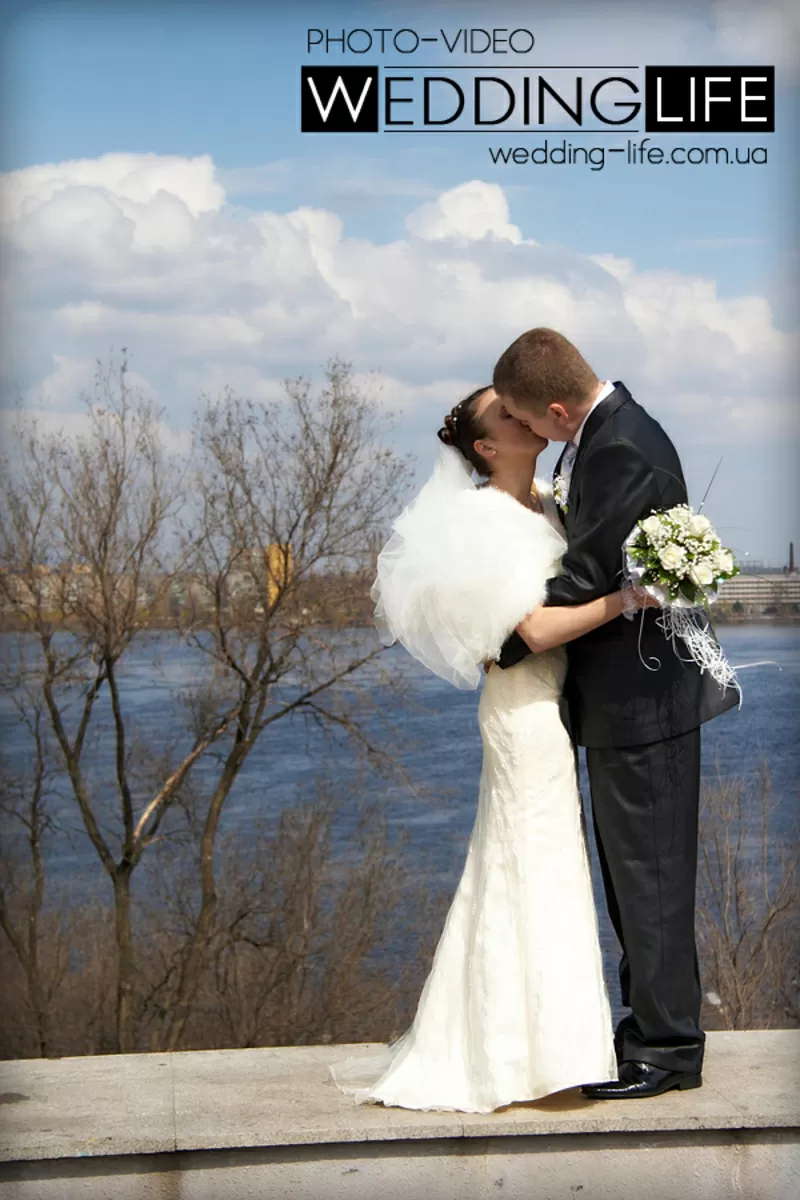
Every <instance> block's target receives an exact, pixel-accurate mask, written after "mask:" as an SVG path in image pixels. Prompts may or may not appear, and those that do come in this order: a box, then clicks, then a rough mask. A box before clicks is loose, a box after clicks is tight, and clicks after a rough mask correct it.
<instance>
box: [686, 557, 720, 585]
mask: <svg viewBox="0 0 800 1200" xmlns="http://www.w3.org/2000/svg"><path fill="white" fill-rule="evenodd" d="M689 578H690V579H691V581H692V583H695V584H697V586H698V587H708V585H709V584H710V583H713V582H714V572H713V571H712V570H711V567H710V566H709V565H708V563H698V564H697V565H696V566H694V567H691V568H690V570H689Z"/></svg>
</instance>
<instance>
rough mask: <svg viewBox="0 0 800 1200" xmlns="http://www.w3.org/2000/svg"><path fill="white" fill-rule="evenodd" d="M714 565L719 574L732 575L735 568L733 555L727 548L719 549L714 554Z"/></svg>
mask: <svg viewBox="0 0 800 1200" xmlns="http://www.w3.org/2000/svg"><path fill="white" fill-rule="evenodd" d="M714 567H715V569H716V571H717V572H718V573H719V574H724V575H730V573H731V571H732V570H733V555H732V554H729V553H728V551H727V550H718V551H717V552H716V554H715V555H714Z"/></svg>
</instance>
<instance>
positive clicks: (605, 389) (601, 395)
mask: <svg viewBox="0 0 800 1200" xmlns="http://www.w3.org/2000/svg"><path fill="white" fill-rule="evenodd" d="M613 391H614V384H613V383H612V382H611V380H610V379H607V380H606V381H605V383H604V384H603V386H602V387H601V389H600V391H599V392H598V393H597V395H596V396H595V398H594V400H593V401H592V407H591V408H590V409H589V411H588V412H587V414H586V416H585V417H584V418H583V420H582V421H581V423H580V425H579V426H578V428H577V431H576V432H575V435H574V436H573V438H572V443H573V445H574V446H579V445H580V443H581V434H582V433H583V427H584V425H585V424H586V422H587V421H588V420H589V417H590V416H591V415H592V413H593V412H594V410H595V409H596V408H597V406H598V404H602V402H603V401H604V400H605V398H606V396H610V395H611V393H612V392H613Z"/></svg>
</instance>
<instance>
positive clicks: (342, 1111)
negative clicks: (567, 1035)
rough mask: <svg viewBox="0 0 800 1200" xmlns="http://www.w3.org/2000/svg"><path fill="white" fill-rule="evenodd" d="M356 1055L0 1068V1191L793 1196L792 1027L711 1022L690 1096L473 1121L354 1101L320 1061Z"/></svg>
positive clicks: (563, 1105)
mask: <svg viewBox="0 0 800 1200" xmlns="http://www.w3.org/2000/svg"><path fill="white" fill-rule="evenodd" d="M368 1049H369V1048H368V1047H364V1046H358V1047H353V1046H309V1047H286V1048H277V1049H258V1050H225V1051H219V1050H217V1051H198V1052H188V1053H181V1054H169V1055H159V1054H142V1055H116V1056H108V1057H95V1058H65V1059H55V1060H53V1059H51V1060H44V1061H43V1060H23V1061H14V1062H5V1063H0V1127H1V1132H0V1159H2V1162H3V1164H4V1165H2V1166H0V1196H2V1197H4V1198H5V1197H8V1198H9V1200H10V1198H12V1197H13V1198H14V1200H17V1198H18V1197H19V1198H23V1197H25V1198H27V1197H31V1198H33V1197H42V1198H43V1200H44V1198H50V1197H53V1198H54V1197H56V1196H66V1197H68V1198H70V1200H71V1197H72V1196H73V1195H75V1196H78V1195H80V1196H84V1195H85V1196H87V1197H89V1196H91V1197H94V1196H98V1197H99V1196H110V1195H112V1194H113V1196H114V1197H115V1200H116V1197H120V1200H123V1198H124V1197H126V1196H128V1195H130V1196H131V1197H133V1196H137V1197H138V1196H151V1195H152V1196H154V1197H156V1196H162V1195H163V1196H166V1195H170V1196H175V1195H180V1196H181V1197H194V1196H197V1197H198V1198H199V1197H204V1198H205V1197H211V1196H214V1197H216V1196H220V1197H222V1196H228V1195H230V1196H237V1195H247V1194H252V1195H257V1194H258V1195H265V1194H268V1195H271V1196H273V1195H274V1196H292V1197H294V1196H298V1197H299V1196H308V1197H309V1198H311V1197H316V1196H320V1197H321V1196H325V1197H334V1196H342V1197H345V1196H346V1197H350V1196H352V1197H361V1196H364V1197H367V1196H369V1197H372V1196H375V1195H378V1194H381V1195H382V1196H383V1198H384V1200H390V1198H391V1197H392V1196H394V1195H395V1194H396V1195H398V1196H403V1197H413V1196H414V1195H416V1194H419V1195H420V1196H424V1197H425V1198H426V1200H433V1198H434V1197H437V1198H438V1197H440V1196H442V1197H444V1196H450V1195H451V1194H452V1195H453V1196H454V1197H458V1200H468V1198H469V1197H472V1196H473V1195H474V1196H476V1197H477V1196H482V1195H486V1194H490V1193H489V1189H491V1192H492V1193H493V1192H494V1190H495V1188H498V1189H499V1188H505V1191H504V1193H503V1194H504V1195H506V1196H511V1195H513V1196H534V1195H536V1196H538V1195H540V1194H541V1195H542V1196H545V1195H546V1196H548V1197H552V1198H553V1200H555V1198H556V1197H560V1196H562V1195H563V1196H565V1197H567V1196H568V1197H570V1200H572V1198H573V1197H574V1196H575V1195H576V1191H577V1192H578V1193H580V1192H583V1195H582V1196H581V1198H580V1200H589V1197H591V1198H592V1200H594V1197H595V1196H597V1197H605V1196H606V1195H607V1196H608V1197H609V1198H611V1197H613V1198H614V1200H622V1198H623V1197H627V1196H628V1195H630V1196H631V1197H632V1198H633V1197H635V1198H636V1200H641V1198H642V1197H643V1196H647V1197H648V1200H662V1196H663V1197H667V1196H669V1197H670V1198H671V1197H672V1196H675V1197H676V1198H678V1197H680V1200H688V1198H689V1197H691V1196H694V1195H697V1196H702V1197H703V1198H704V1200H705V1198H706V1197H709V1196H716V1195H717V1194H718V1195H719V1196H720V1197H722V1196H725V1197H726V1198H727V1197H728V1196H736V1195H741V1196H743V1197H747V1200H752V1198H754V1197H758V1198H761V1197H769V1198H772V1197H774V1198H775V1200H783V1198H784V1197H786V1196H788V1195H790V1194H800V1162H798V1153H797V1143H798V1136H797V1130H798V1125H800V1121H798V1116H800V1103H799V1102H798V1081H800V1069H799V1068H800V1032H798V1031H793V1030H777V1031H763V1032H752V1033H750V1032H748V1033H712V1034H709V1038H708V1048H707V1055H706V1066H705V1072H704V1085H703V1087H702V1088H701V1089H698V1090H695V1091H691V1092H670V1093H668V1094H667V1095H666V1096H662V1097H659V1098H658V1099H655V1100H648V1101H637V1102H631V1101H628V1102H626V1101H619V1102H613V1103H612V1102H596V1103H591V1102H589V1101H587V1100H585V1099H583V1097H582V1096H581V1094H580V1092H579V1091H578V1090H571V1091H568V1092H561V1093H559V1094H558V1095H557V1096H553V1097H549V1098H548V1099H546V1100H541V1101H537V1102H536V1103H531V1104H515V1105H510V1106H509V1107H507V1108H505V1109H503V1110H500V1111H498V1112H496V1113H492V1114H490V1115H488V1116H483V1115H475V1114H457V1113H418V1112H412V1111H408V1110H405V1109H399V1108H383V1107H382V1106H378V1105H361V1106H359V1105H356V1104H354V1102H353V1101H352V1100H351V1099H350V1098H349V1097H347V1096H345V1095H343V1094H342V1093H341V1092H340V1091H339V1090H338V1089H337V1088H336V1086H335V1084H333V1082H332V1081H331V1080H330V1078H329V1076H328V1064H329V1063H330V1062H333V1061H334V1060H336V1059H338V1058H342V1057H346V1056H348V1055H350V1054H353V1053H358V1054H362V1053H365V1052H367V1051H368ZM622 1150H629V1151H632V1152H633V1151H635V1153H630V1154H625V1155H624V1156H622V1158H621V1157H620V1153H621V1151H622ZM682 1151H685V1153H682ZM690 1151H691V1152H690ZM87 1159H99V1160H103V1161H97V1162H87V1161H86V1160H87ZM68 1160H73V1161H72V1162H70V1161H68ZM74 1160H81V1161H74ZM370 1164H371V1166H370ZM637 1164H638V1165H637ZM623 1165H624V1170H623ZM409 1171H410V1172H411V1174H410V1175H409ZM487 1172H488V1173H487ZM532 1172H533V1175H534V1176H535V1177H536V1178H537V1180H538V1183H539V1184H540V1185H541V1187H543V1188H545V1190H543V1191H542V1190H540V1189H539V1187H538V1185H537V1189H536V1190H531V1181H532ZM654 1172H655V1174H654ZM754 1172H755V1175H754ZM756 1177H757V1178H756ZM112 1178H113V1180H114V1182H113V1186H111V1187H110V1180H111V1179H112ZM178 1178H179V1179H180V1186H179V1190H178V1191H176V1190H175V1187H176V1182H177V1179H178ZM212 1179H213V1183H212V1182H211V1180H212ZM604 1179H606V1183H603V1180H604ZM745 1179H747V1181H748V1182H747V1187H748V1189H749V1190H747V1191H742V1190H741V1186H743V1185H744V1182H745ZM500 1180H503V1181H504V1182H500ZM515 1180H516V1181H517V1182H516V1183H515V1182H514V1181H515ZM570 1180H572V1182H569V1181H570ZM581 1180H583V1182H581ZM698 1180H700V1181H701V1182H702V1187H701V1188H700V1190H697V1181H698ZM68 1181H70V1182H68ZM192 1181H194V1182H192ZM379 1181H382V1182H380V1183H379ZM526 1181H527V1182H526ZM548 1181H549V1182H548ZM587 1181H588V1182H587ZM692 1181H694V1183H693V1182H692ZM412 1182H413V1187H414V1189H415V1190H411V1189H412ZM245 1185H246V1186H245ZM456 1185H457V1186H456ZM545 1185H546V1186H545ZM393 1187H397V1188H399V1189H400V1190H398V1191H397V1192H393V1191H392V1190H391V1189H392V1188H393ZM667 1187H668V1188H669V1189H670V1190H669V1191H663V1190H659V1189H663V1188H667ZM109 1188H110V1190H109ZM253 1188H255V1190H252V1189H253ZM564 1188H568V1189H569V1188H571V1189H572V1190H571V1191H570V1190H564ZM165 1189H166V1190H165ZM209 1189H210V1190H209ZM265 1189H266V1190H265ZM287 1189H288V1190H287ZM315 1189H317V1190H315ZM370 1189H371V1190H370ZM404 1189H405V1190H404ZM443 1189H444V1190H443ZM481 1189H483V1190H481ZM520 1189H522V1190H520ZM607 1189H610V1190H607ZM637 1189H638V1190H637ZM754 1189H755V1190H754Z"/></svg>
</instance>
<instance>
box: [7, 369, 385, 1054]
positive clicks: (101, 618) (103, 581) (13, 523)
mask: <svg viewBox="0 0 800 1200" xmlns="http://www.w3.org/2000/svg"><path fill="white" fill-rule="evenodd" d="M124 354H125V351H123V356H124ZM85 401H86V431H85V432H84V433H82V434H81V435H80V436H78V437H77V438H70V437H67V436H66V435H65V434H63V433H60V432H57V433H47V432H46V431H43V430H42V429H41V428H40V427H39V426H38V425H37V424H36V423H35V422H31V421H28V420H25V419H24V416H23V415H22V414H21V415H20V417H19V419H18V423H17V428H16V444H15V445H14V448H13V450H12V452H11V454H10V455H8V456H7V458H6V461H5V462H4V463H3V464H2V466H3V467H4V468H5V469H4V470H3V481H2V485H1V486H2V495H1V496H0V503H1V504H2V512H0V567H1V568H2V569H1V570H0V602H2V607H3V610H4V613H5V615H6V617H7V618H8V617H10V618H11V624H12V625H13V627H14V628H15V629H16V630H18V631H19V633H18V637H17V645H16V647H15V650H14V654H13V655H12V658H13V660H14V664H17V663H18V662H19V661H22V660H25V662H26V664H27V665H26V670H25V674H24V682H25V686H26V687H27V689H28V691H29V692H31V693H36V694H37V695H38V696H39V697H40V699H41V707H42V711H43V713H45V714H46V717H47V722H48V725H49V731H50V732H51V734H52V737H53V739H54V742H55V745H56V747H57V749H58V752H59V754H60V758H61V763H62V765H63V770H64V772H65V774H66V776H67V779H68V782H69V789H70V794H71V797H72V799H73V801H74V803H75V805H76V806H77V810H78V812H79V814H80V818H81V821H82V825H83V828H84V830H85V833H86V835H87V836H88V838H89V841H90V843H91V845H92V846H93V848H94V850H95V852H96V855H97V858H98V861H99V862H100V864H101V865H102V868H103V870H104V871H105V873H106V875H107V877H108V878H109V880H110V881H111V884H112V888H113V899H114V941H115V947H116V971H115V977H116V1018H115V1024H116V1041H115V1046H116V1048H117V1049H118V1050H120V1051H123V1052H127V1051H130V1050H132V1049H134V1048H135V1043H136V1025H137V1020H138V1019H139V1016H140V1014H141V1011H142V997H141V996H140V995H139V996H138V997H137V982H141V980H140V973H139V971H138V967H137V961H136V954H135V947H134V929H133V907H132V893H131V885H132V876H133V872H134V870H135V869H136V868H137V866H138V865H139V864H140V862H141V861H142V858H143V855H144V854H145V851H146V850H147V849H148V847H150V846H152V845H154V844H155V843H158V842H159V841H160V840H161V839H163V838H164V837H165V836H166V825H165V819H166V817H167V814H168V813H169V812H171V811H173V810H175V809H176V808H177V807H178V806H181V807H183V808H185V809H186V810H187V812H188V811H189V810H190V809H191V813H190V815H191V828H192V829H196V830H197V838H198V842H197V856H196V861H197V869H198V877H199V887H198V889H197V893H198V894H197V901H196V903H195V904H194V906H193V908H192V911H191V913H190V914H189V915H190V917H191V921H190V926H189V928H187V931H186V938H185V942H184V944H183V945H182V946H181V948H180V950H179V952H177V954H176V955H175V960H176V961H175V962H174V963H173V967H172V978H173V981H174V984H175V986H174V992H173V995H174V1003H173V1004H172V1005H171V1006H170V1008H169V1010H168V1011H164V1012H163V1027H162V1029H161V1031H160V1032H157V1033H156V1034H154V1037H155V1041H156V1042H157V1043H158V1044H162V1045H164V1046H166V1047H167V1048H170V1049H172V1048H175V1047H176V1046H177V1045H178V1044H179V1043H180V1041H181V1037H182V1035H183V1031H184V1029H185V1027H186V1023H187V1021H188V1019H189V1017H190V1014H191V1010H192V1004H193V1002H194V997H195V996H196V993H197V989H198V986H199V982H200V979H201V976H202V973H203V968H204V964H205V962H206V959H207V955H208V954H209V952H210V949H209V947H210V942H211V940H212V935H213V931H214V926H215V913H216V910H217V905H218V889H217V882H216V877H215V872H214V847H215V841H216V838H217V834H218V830H219V824H220V818H221V815H222V811H223V808H224V805H225V803H226V801H227V799H228V798H229V796H230V793H231V789H232V787H233V785H234V783H235V781H236V779H237V777H238V775H239V773H240V771H241V769H242V766H243V764H244V762H245V760H246V758H247V756H248V755H249V754H250V753H251V751H252V750H253V748H254V746H255V745H256V742H257V740H258V738H259V737H260V736H261V735H262V734H263V732H264V731H265V730H266V729H267V728H268V727H269V726H270V725H272V724H274V722H276V721H278V720H280V719H283V718H285V717H289V716H297V715H300V714H305V715H306V716H308V717H310V718H312V719H313V720H315V721H317V722H319V723H321V724H322V725H324V726H325V727H327V728H329V729H331V730H335V731H339V732H341V733H342V734H344V735H346V736H348V737H350V738H351V739H352V740H353V743H354V745H356V746H358V747H360V748H361V749H362V750H363V751H364V752H365V753H367V754H369V755H371V756H373V757H377V756H378V755H379V753H380V752H379V750H378V747H377V746H376V745H375V744H373V741H372V740H371V739H370V737H369V736H367V732H366V725H365V722H364V720H363V717H364V714H365V712H366V707H365V706H366V703H367V692H366V691H365V690H364V689H363V688H362V686H361V685H360V683H359V680H358V676H359V673H360V672H362V671H363V670H364V669H365V668H368V667H369V666H370V664H373V663H374V661H375V659H376V656H377V655H378V654H379V653H380V650H381V647H379V646H377V645H376V644H375V641H374V639H372V640H371V641H370V640H368V641H365V639H364V636H363V633H353V632H348V631H347V630H346V629H343V628H341V626H342V624H343V622H342V621H341V620H339V621H335V620H334V621H332V620H331V617H332V611H333V610H335V611H336V612H339V613H341V612H342V611H344V612H346V611H347V606H348V602H349V600H350V599H353V601H355V596H356V592H359V594H360V590H363V566H364V564H365V563H366V562H367V560H368V557H369V555H370V553H371V550H372V547H373V546H374V539H375V534H376V531H377V530H378V529H379V528H380V527H381V526H382V525H383V524H384V522H385V519H386V517H387V515H388V514H389V513H390V512H391V511H392V510H393V509H394V508H395V506H396V505H397V502H398V495H399V492H400V489H401V488H402V486H403V485H404V482H405V479H406V470H407V468H406V467H405V464H404V463H402V462H401V461H400V460H399V459H398V458H397V457H396V456H395V455H394V454H393V453H392V452H391V451H390V450H388V449H386V448H385V447H384V446H382V445H381V442H380V440H379V434H380V422H379V419H378V414H377V410H376V407H375V405H374V404H373V403H372V401H371V400H370V399H369V397H367V396H365V395H364V394H363V393H362V392H361V391H360V390H359V388H358V387H357V386H356V384H355V382H354V380H353V376H352V372H351V371H350V368H349V367H348V366H347V365H346V364H342V363H340V362H338V361H335V362H333V363H331V364H330V366H329V368H328V370H327V374H326V383H325V386H324V387H323V388H322V389H321V390H320V391H314V390H313V389H312V388H311V386H310V384H309V383H308V382H304V381H297V382H295V383H287V385H286V397H285V399H284V400H283V401H282V402H280V403H277V404H275V405H272V406H259V405H254V404H251V403H249V402H247V401H244V400H242V399H240V398H238V397H236V396H235V395H234V394H233V393H231V392H230V391H226V392H225V394H224V396H223V397H222V398H221V400H220V401H219V402H217V403H212V402H210V401H206V403H205V406H204V409H203V411H202V413H201V414H200V416H199V418H198V421H197V426H196V435H195V441H194V449H193V452H192V454H191V455H189V456H188V458H187V459H186V460H185V461H180V460H179V459H177V458H176V457H172V458H170V457H169V456H168V455H167V454H166V453H165V450H164V447H163V437H162V432H163V430H162V423H161V413H160V412H159V411H158V410H157V409H156V408H155V407H154V406H153V405H152V404H151V403H150V402H149V401H148V400H147V399H146V398H145V397H144V396H142V395H141V393H139V392H137V391H136V390H135V389H132V388H131V387H130V386H129V384H128V381H127V362H126V359H125V358H124V357H123V360H122V363H121V365H120V366H119V368H108V369H106V368H103V367H102V366H101V365H100V364H98V372H97V377H96V380H95V391H94V395H93V397H85ZM360 571H362V574H361V575H360V574H359V572H360ZM326 579H329V580H330V581H331V587H330V588H328V589H326V588H325V586H324V584H325V580H326ZM176 592H177V594H178V595H179V597H181V599H180V604H179V606H178V612H177V613H175V612H174V611H173V617H174V621H173V623H174V624H175V625H177V626H178V627H179V631H180V626H181V623H182V622H183V634H184V643H185V645H186V646H187V647H188V650H189V651H192V652H194V655H195V657H196V660H197V672H196V677H197V683H196V684H195V686H194V687H193V688H192V689H188V690H186V691H185V693H184V694H183V697H182V699H183V711H184V716H185V718H186V730H185V732H186V733H188V738H187V737H186V736H183V737H178V736H176V737H174V738H173V739H172V740H171V741H170V740H169V738H168V736H167V734H166V733H165V739H164V744H163V745H162V746H161V747H158V748H156V749H155V751H153V750H152V749H150V748H148V747H142V746H141V745H139V744H137V740H136V727H135V722H134V719H133V716H132V714H131V712H130V711H129V710H128V709H126V704H125V698H124V687H123V686H122V680H121V672H122V670H123V666H124V662H125V661H126V659H127V657H129V656H130V653H131V649H132V647H133V645H134V643H135V641H136V640H137V638H140V636H141V634H142V633H143V632H144V631H145V630H146V629H147V628H149V627H150V626H151V625H152V623H153V622H152V618H153V614H158V613H159V612H160V613H163V612H164V611H165V610H166V609H170V610H174V605H173V604H172V600H173V599H174V597H175V594H176ZM331 625H339V626H340V628H339V629H338V630H336V629H334V628H331V627H330V626H331ZM16 669H17V667H16V665H15V666H14V668H13V670H16ZM7 673H8V672H7ZM11 674H13V671H11ZM104 722H106V724H107V725H108V726H110V736H111V738H112V739H113V747H114V756H113V757H114V766H113V779H111V780H108V781H103V780H98V778H97V772H96V770H94V768H93V764H92V762H91V756H88V757H87V754H88V751H87V746H88V744H89V735H90V732H91V730H93V729H95V730H98V729H102V728H104V724H103V723H104ZM212 752H213V756H211V755H212ZM201 760H203V762H204V765H205V766H206V767H207V768H208V767H213V771H214V772H215V775H214V777H213V780H212V783H211V786H210V791H208V792H206V791H201V790H198V789H196V788H194V787H193V784H192V772H193V769H194V768H195V767H196V765H197V764H198V763H199V762H200V761H201ZM206 778H208V774H206ZM198 804H199V805H200V806H201V807H202V811H200V809H199V808H198Z"/></svg>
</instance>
